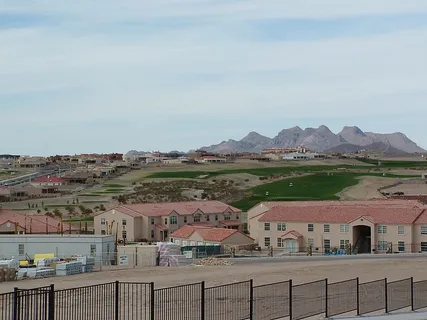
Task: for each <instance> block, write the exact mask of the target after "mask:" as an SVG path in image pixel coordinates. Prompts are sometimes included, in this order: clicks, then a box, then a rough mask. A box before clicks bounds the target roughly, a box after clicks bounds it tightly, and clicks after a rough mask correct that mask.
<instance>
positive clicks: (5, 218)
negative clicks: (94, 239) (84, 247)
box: [0, 209, 78, 233]
mask: <svg viewBox="0 0 427 320" xmlns="http://www.w3.org/2000/svg"><path fill="white" fill-rule="evenodd" d="M7 222H10V223H18V225H19V227H21V228H22V229H26V233H30V229H31V233H45V232H46V229H47V230H48V232H49V233H56V232H58V224H59V223H60V221H59V220H56V219H54V218H52V217H48V216H45V215H30V214H28V215H27V214H23V213H20V212H17V211H13V210H8V209H0V225H3V224H5V223H7ZM46 224H47V228H46ZM30 225H31V228H30ZM68 230H70V224H68V223H63V231H64V233H65V232H67V231H68ZM71 230H72V231H76V230H78V229H77V228H74V227H71Z"/></svg>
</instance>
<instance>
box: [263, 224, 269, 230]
mask: <svg viewBox="0 0 427 320" xmlns="http://www.w3.org/2000/svg"><path fill="white" fill-rule="evenodd" d="M264 231H270V223H269V222H266V223H264Z"/></svg>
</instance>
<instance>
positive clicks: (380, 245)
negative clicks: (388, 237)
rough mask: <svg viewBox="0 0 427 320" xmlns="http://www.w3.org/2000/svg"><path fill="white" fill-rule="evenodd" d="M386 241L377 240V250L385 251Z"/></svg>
mask: <svg viewBox="0 0 427 320" xmlns="http://www.w3.org/2000/svg"><path fill="white" fill-rule="evenodd" d="M387 248H388V243H387V241H378V251H387Z"/></svg>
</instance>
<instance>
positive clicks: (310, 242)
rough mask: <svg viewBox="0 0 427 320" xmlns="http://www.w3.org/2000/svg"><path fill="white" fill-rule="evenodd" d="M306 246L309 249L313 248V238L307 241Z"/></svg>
mask: <svg viewBox="0 0 427 320" xmlns="http://www.w3.org/2000/svg"><path fill="white" fill-rule="evenodd" d="M307 245H308V246H309V247H311V248H313V247H314V239H313V238H308V239H307Z"/></svg>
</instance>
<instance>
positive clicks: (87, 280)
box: [0, 257, 427, 293]
mask: <svg viewBox="0 0 427 320" xmlns="http://www.w3.org/2000/svg"><path fill="white" fill-rule="evenodd" d="M426 262H427V257H426V258H423V257H414V258H410V259H408V258H405V259H403V258H398V257H392V258H390V259H351V260H337V259H331V260H330V261H328V260H326V261H325V260H323V261H307V260H305V259H304V261H298V262H295V261H294V262H290V261H286V260H280V261H277V260H276V261H274V262H271V263H270V262H268V263H266V262H254V261H252V262H248V264H247V265H242V264H237V265H231V266H210V267H193V266H189V267H181V268H163V267H156V268H135V269H121V270H110V271H100V272H95V273H87V274H81V275H74V276H65V277H55V278H45V279H36V280H20V281H18V282H4V283H1V284H0V293H3V292H10V291H13V288H14V287H16V286H18V287H19V288H22V289H25V288H33V287H39V286H45V285H49V284H54V285H55V288H56V289H65V288H73V287H80V286H87V285H92V284H101V283H106V282H111V281H115V280H119V281H128V282H151V281H153V282H154V283H155V287H157V288H159V287H168V286H175V285H182V284H189V283H196V282H200V281H206V286H207V287H209V286H215V285H221V284H227V283H233V282H239V281H245V280H248V279H254V284H255V285H260V284H267V283H273V282H279V281H286V280H289V279H292V280H293V282H294V284H301V283H306V282H310V281H315V280H320V279H324V278H328V279H329V283H332V282H337V281H343V280H348V279H353V278H355V277H360V282H368V281H372V280H378V279H383V278H385V277H387V279H388V280H389V281H393V280H399V279H404V278H408V277H411V276H412V277H414V280H415V281H419V280H425V279H427V274H426V272H425V265H426Z"/></svg>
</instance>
